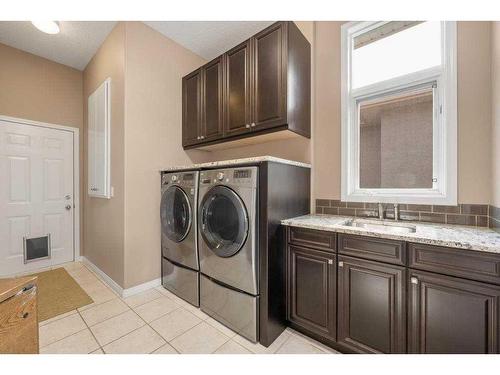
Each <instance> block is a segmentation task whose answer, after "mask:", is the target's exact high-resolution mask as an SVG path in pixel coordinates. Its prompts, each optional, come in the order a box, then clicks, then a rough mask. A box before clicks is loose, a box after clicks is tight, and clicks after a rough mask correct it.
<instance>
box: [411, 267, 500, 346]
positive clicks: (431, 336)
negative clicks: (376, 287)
mask: <svg viewBox="0 0 500 375" xmlns="http://www.w3.org/2000/svg"><path fill="white" fill-rule="evenodd" d="M408 293H409V305H408V309H409V311H408V313H409V314H408V320H409V324H408V352H409V353H428V354H430V353H457V354H466V353H498V352H499V335H500V328H499V324H500V321H499V308H500V304H499V302H500V286H495V285H491V284H485V283H480V282H476V281H469V280H465V279H459V278H455V277H450V276H443V275H438V274H433V273H427V272H421V271H410V275H409V281H408Z"/></svg>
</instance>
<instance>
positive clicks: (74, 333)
mask: <svg viewBox="0 0 500 375" xmlns="http://www.w3.org/2000/svg"><path fill="white" fill-rule="evenodd" d="M86 329H87V328H82V329H81V330H79V331H76V332H73V333H71V334H69V335H67V336H64V337H61V338H60V339H57V340H56V341H53V342H51V343H50V344H47V345H43V346H40V342H39V343H38V349H42V348H46V347H47V346H50V345H52V344H55V343H56V342H59V341H61V340H64V339H66V338H68V337H71V336H73V335H76V334H77V333H80V332H83V331H85V330H86ZM97 344H99V343H97Z"/></svg>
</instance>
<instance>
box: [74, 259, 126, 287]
mask: <svg viewBox="0 0 500 375" xmlns="http://www.w3.org/2000/svg"><path fill="white" fill-rule="evenodd" d="M80 258H81V261H82V262H83V263H84V264H85V265H86V266H87V267H89V268H90V269H91V270H92V271H94V272H95V273H96V274H98V275H99V277H100V278H101V279H102V281H104V282H105V283H106V284H107V285H108V286H109V287H110V288H111V289H113V290H114V291H115V292H116V293H118V294H119V295H120V296H122V297H123V288H122V287H121V286H120V285H118V284H117V283H116V282H115V281H114V280H113V279H112V278H111V277H109V276H108V275H106V273H105V272H104V271H103V270H101V269H100V268H99V267H97V266H96V265H95V264H94V263H92V262H91V261H90V260H88V259H87V258H85V257H84V256H81V257H80Z"/></svg>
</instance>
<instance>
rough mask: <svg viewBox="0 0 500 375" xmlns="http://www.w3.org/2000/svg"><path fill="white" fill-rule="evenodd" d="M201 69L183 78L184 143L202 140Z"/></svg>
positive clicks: (187, 144)
mask: <svg viewBox="0 0 500 375" xmlns="http://www.w3.org/2000/svg"><path fill="white" fill-rule="evenodd" d="M201 105H202V103H201V69H198V70H195V71H194V72H192V73H191V74H189V75H187V76H185V77H184V78H183V79H182V145H183V146H189V145H193V144H196V143H199V142H200V137H201V117H202V112H201V108H202V106H201Z"/></svg>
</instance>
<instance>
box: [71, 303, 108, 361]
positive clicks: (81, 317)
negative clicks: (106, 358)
mask: <svg viewBox="0 0 500 375" xmlns="http://www.w3.org/2000/svg"><path fill="white" fill-rule="evenodd" d="M77 313H78V315H80V319H82V320H83V323H84V324H85V326H86V327H87V329H88V330H89V331H90V334H91V335H92V337H93V338H94V340H95V342H96V343H97V345H98V346H99V349H101V350H102V352H103V353H104V349H103V348H102V346H101V343H100V342H99V340H97V337H96V336H95V335H94V332H92V330H91V329H90V326H89V325H88V324H87V322H86V321H85V319H84V318H83V316H82V314H80V312H79V311H78V310H77ZM96 350H97V349H95V350H93V352H95V351H96ZM90 353H92V352H90ZM87 354H89V353H87Z"/></svg>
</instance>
